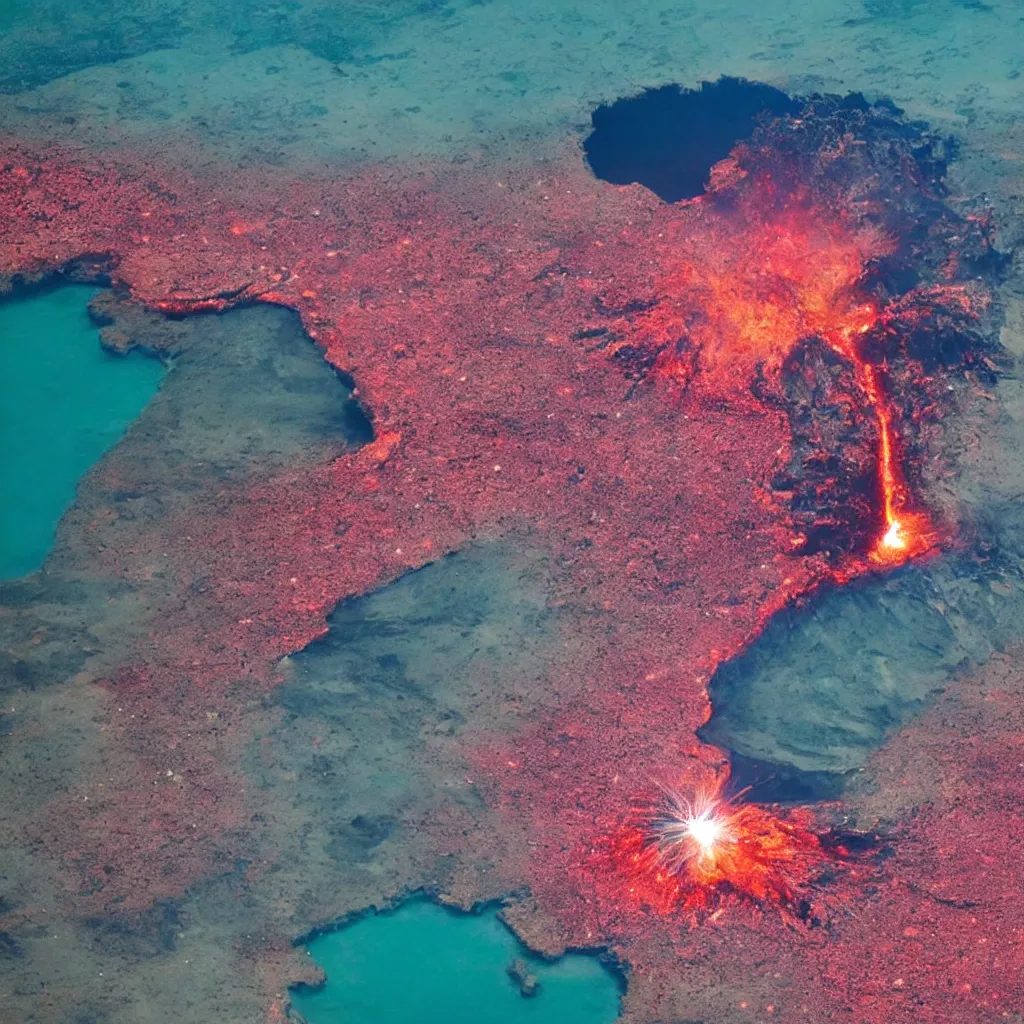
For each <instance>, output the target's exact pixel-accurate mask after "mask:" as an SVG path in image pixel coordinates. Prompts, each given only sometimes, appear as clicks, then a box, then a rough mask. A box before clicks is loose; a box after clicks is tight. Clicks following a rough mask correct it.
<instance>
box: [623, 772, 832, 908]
mask: <svg viewBox="0 0 1024 1024" xmlns="http://www.w3.org/2000/svg"><path fill="white" fill-rule="evenodd" d="M609 854H610V857H611V861H612V864H611V866H612V867H613V868H614V869H615V876H616V877H618V878H619V879H620V880H621V881H622V883H623V884H624V885H625V888H626V894H625V895H626V897H627V898H628V899H629V900H630V901H631V902H633V903H634V904H638V905H641V906H644V907H648V908H652V909H654V910H656V911H658V912H659V913H664V914H672V913H675V912H677V911H679V910H683V911H684V912H685V911H691V912H706V911H714V910H715V909H717V908H719V907H720V906H721V905H722V901H723V900H724V899H726V898H732V899H735V900H739V901H743V902H748V903H754V904H756V905H759V906H767V905H773V906H775V907H777V908H779V909H781V910H782V911H783V912H784V913H794V912H795V910H796V908H797V906H798V904H799V903H800V894H801V890H802V889H803V888H804V887H805V886H806V884H807V883H808V881H809V880H810V879H811V877H812V876H813V875H814V874H815V872H816V871H817V870H818V869H819V868H820V867H821V865H822V864H823V862H824V861H825V860H826V859H827V858H828V854H827V853H826V851H825V850H824V849H823V847H822V845H821V842H820V840H819V838H818V835H817V833H816V832H815V831H814V830H813V828H812V823H811V819H810V816H809V815H808V814H807V812H806V811H802V810H799V809H797V810H794V811H792V812H790V813H789V814H788V815H785V816H783V815H781V814H779V813H778V812H777V811H773V810H771V809H768V808H765V807H760V806H758V805H756V804H740V803H736V802H735V801H730V800H728V799H726V798H725V797H723V796H722V795H721V789H720V788H714V789H712V790H709V791H706V792H704V793H699V794H698V795H697V796H696V797H695V798H694V799H693V800H688V799H686V798H685V797H683V796H682V795H680V794H679V793H677V792H674V791H672V790H666V791H665V796H664V799H663V802H662V805H661V807H660V810H659V811H658V812H656V814H654V815H653V816H651V817H649V818H648V819H647V821H646V822H645V823H643V824H641V825H640V826H639V827H629V828H625V829H623V830H622V831H620V832H619V833H618V835H616V836H615V837H613V838H612V840H611V844H610V850H609Z"/></svg>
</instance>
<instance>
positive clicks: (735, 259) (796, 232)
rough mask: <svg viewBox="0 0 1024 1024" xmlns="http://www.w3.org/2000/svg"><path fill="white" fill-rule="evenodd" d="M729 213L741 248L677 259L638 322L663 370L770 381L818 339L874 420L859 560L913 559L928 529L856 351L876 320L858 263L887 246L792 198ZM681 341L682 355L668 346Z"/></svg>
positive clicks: (725, 384) (880, 397)
mask: <svg viewBox="0 0 1024 1024" xmlns="http://www.w3.org/2000/svg"><path fill="white" fill-rule="evenodd" d="M739 216H740V218H741V221H742V222H741V223H740V224H738V225H737V230H738V231H742V233H743V235H744V237H745V238H746V239H747V241H748V244H747V245H746V246H744V248H743V249H742V251H740V252H737V249H736V246H735V245H727V244H724V242H722V244H718V245H713V246H712V247H711V248H712V251H711V254H710V256H709V255H708V254H707V253H704V252H702V258H701V259H700V261H699V262H696V261H690V260H687V259H685V258H683V259H681V260H680V262H679V265H678V268H677V270H676V272H675V273H674V274H673V275H672V276H671V277H670V278H669V279H668V280H666V281H665V282H664V290H665V292H666V295H665V298H666V299H667V301H665V302H663V303H661V304H659V306H658V307H655V308H654V309H653V310H651V312H650V313H649V314H647V316H646V317H645V318H644V321H643V323H642V327H643V329H644V330H646V331H647V332H648V333H649V335H650V336H651V337H652V338H653V339H654V340H655V342H656V343H660V344H665V345H667V348H666V352H669V353H671V354H670V355H668V356H667V357H666V358H663V359H662V361H661V363H660V369H661V371H662V372H663V373H665V374H667V375H668V376H670V377H674V378H676V379H679V380H681V381H688V380H689V379H690V377H691V376H692V375H693V373H694V370H695V367H696V365H699V369H700V372H701V374H702V375H703V376H704V377H705V378H706V379H707V380H708V381H709V383H710V386H711V387H712V388H714V389H715V390H718V391H720V392H722V391H729V390H734V391H735V390H737V389H739V388H740V387H742V386H743V385H744V384H749V382H750V381H751V380H752V379H753V378H754V376H755V375H756V374H757V373H763V374H764V375H766V376H769V377H770V376H773V375H774V376H775V377H777V376H778V374H779V372H780V370H781V367H782V363H783V361H784V359H785V358H786V356H787V355H789V353H791V352H792V351H793V350H794V349H795V347H796V346H797V345H798V344H799V343H800V342H801V341H803V340H805V339H808V338H811V337H817V338H821V339H822V340H823V341H824V342H825V343H826V344H828V345H829V347H830V348H832V350H833V351H834V352H835V353H836V354H837V355H839V356H840V357H841V358H842V359H844V360H845V361H846V362H848V363H849V364H850V365H851V366H852V367H853V369H854V372H855V376H856V380H857V383H858V387H859V390H860V391H861V396H860V401H859V402H858V401H857V398H856V396H851V401H854V402H855V403H856V404H861V405H863V406H865V407H868V408H870V410H871V411H872V413H873V415H874V417H875V420H876V422H877V429H878V439H879V440H878V460H877V461H878V470H877V472H878V486H879V492H880V495H881V504H882V507H881V509H880V510H879V512H880V516H879V519H880V528H879V532H878V536H877V539H876V541H875V543H874V544H873V546H872V549H871V551H870V552H869V554H868V558H869V560H870V561H871V562H873V563H874V564H877V565H883V566H891V565H896V564H899V563H901V562H904V561H906V560H907V559H908V558H911V557H913V556H915V555H918V554H921V553H922V552H924V551H926V550H928V549H929V548H930V547H931V546H932V545H933V543H934V540H935V531H934V529H933V528H932V527H931V525H930V524H929V521H928V518H927V516H926V515H924V514H923V513H922V512H918V511H914V510H913V509H912V507H911V492H910V488H909V486H908V484H907V481H906V476H905V474H904V472H903V467H902V465H901V464H900V460H899V457H898V451H897V448H898V445H897V439H896V436H895V430H894V426H893V413H892V408H891V406H890V403H889V401H888V399H887V397H886V394H885V389H884V386H883V383H882V380H881V379H880V378H881V375H880V372H879V369H878V367H877V366H875V365H874V364H872V363H871V362H869V361H868V360H867V359H865V358H864V356H863V354H862V353H861V347H860V342H861V339H862V338H863V337H864V336H865V335H866V334H867V333H868V332H869V331H871V330H872V328H873V327H875V326H876V324H877V323H878V320H879V315H880V314H879V311H878V310H877V309H876V308H875V307H874V306H873V305H871V304H869V303H865V301H864V299H863V297H862V295H859V294H858V285H859V283H860V282H861V281H862V279H863V276H864V272H865V268H866V267H867V265H868V263H869V262H870V261H872V260H874V259H878V258H881V257H883V256H885V255H887V254H888V253H889V252H891V250H892V243H891V241H890V240H889V239H888V238H886V237H885V236H884V235H883V234H882V233H880V232H878V231H877V230H874V229H870V228H867V229H865V228H852V227H850V226H848V225H847V224H846V223H845V222H844V221H843V220H842V219H840V218H837V217H835V216H830V215H827V214H826V215H822V213H821V211H820V210H819V209H812V208H811V207H810V205H809V204H807V205H804V204H801V203H799V202H795V203H793V204H790V206H788V207H787V208H786V209H785V210H783V211H782V212H780V213H776V214H774V215H771V216H768V217H765V216H764V214H763V212H762V211H761V210H747V211H746V212H745V214H744V213H743V212H742V211H741V212H740V214H739ZM680 336H682V337H683V338H684V339H685V345H684V346H683V348H682V350H680V349H679V346H678V345H673V342H674V341H676V340H677V339H679V338H680ZM694 353H696V356H694Z"/></svg>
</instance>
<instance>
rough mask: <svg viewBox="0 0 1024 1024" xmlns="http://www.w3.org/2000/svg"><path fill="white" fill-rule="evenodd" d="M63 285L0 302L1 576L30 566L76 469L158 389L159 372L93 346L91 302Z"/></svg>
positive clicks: (44, 549) (89, 292) (45, 547)
mask: <svg viewBox="0 0 1024 1024" xmlns="http://www.w3.org/2000/svg"><path fill="white" fill-rule="evenodd" d="M97 291H98V289H95V288H90V287H88V286H85V285H72V286H65V287H62V288H59V289H56V290H53V291H46V292H43V293H40V294H36V295H30V296H27V297H25V298H20V299H15V300H13V301H10V302H7V303H5V304H3V305H2V306H0V380H2V381H3V385H4V399H3V402H2V403H0V450H2V451H3V452H4V472H3V474H2V475H0V579H13V578H16V577H19V576H24V575H26V574H27V573H30V572H34V571H35V570H37V569H39V568H40V566H41V565H42V564H43V561H44V560H45V558H46V556H47V554H48V553H49V550H50V547H51V545H52V544H53V534H54V530H55V529H56V526H57V522H58V520H59V519H60V517H61V514H62V513H63V512H64V510H65V508H67V506H68V505H69V504H70V502H71V500H72V499H73V498H74V494H75V486H76V484H77V483H78V480H79V479H80V478H81V476H82V474H83V473H85V472H87V471H88V469H89V468H90V467H91V466H92V465H93V464H94V463H95V462H96V461H97V460H98V459H99V458H100V457H101V456H102V455H103V453H104V452H106V451H107V450H108V449H110V448H111V447H112V446H113V445H114V444H116V443H117V441H118V440H119V439H120V438H121V436H122V435H123V434H124V432H125V430H126V429H127V428H128V426H129V425H130V424H131V422H132V420H133V419H135V417H136V416H138V414H139V413H140V412H141V411H142V410H143V409H144V408H145V406H146V403H147V402H149V400H150V399H151V398H152V397H153V395H155V394H156V392H157V389H158V388H159V387H160V382H161V380H162V379H163V375H164V368H163V366H162V365H161V363H160V362H159V360H156V359H152V358H149V357H147V356H144V355H142V354H141V353H138V352H132V353H129V354H128V355H126V356H120V355H113V354H111V353H110V352H107V351H105V350H104V349H103V348H102V347H101V346H100V335H99V329H98V328H97V327H96V325H95V324H93V322H92V321H91V320H90V318H89V314H88V311H87V305H88V303H89V300H90V299H91V298H92V297H93V296H94V295H95V294H96V293H97Z"/></svg>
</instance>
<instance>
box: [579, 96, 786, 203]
mask: <svg viewBox="0 0 1024 1024" xmlns="http://www.w3.org/2000/svg"><path fill="white" fill-rule="evenodd" d="M802 107H803V103H802V102H801V101H799V100H795V99H793V98H792V97H790V96H787V95H786V94H785V93H784V92H781V91H780V90H779V89H774V88H772V86H770V85H764V84H763V83H761V82H748V81H747V80H746V79H743V78H724V77H723V78H720V79H719V80H718V81H717V82H702V83H701V86H700V88H699V89H683V88H681V87H680V86H678V85H664V86H662V87H661V88H659V89H646V90H644V91H643V92H642V93H640V95H638V96H629V97H626V98H624V99H619V100H616V101H615V102H614V103H612V104H610V105H608V104H602V105H601V106H600V107H598V108H597V110H595V111H594V113H593V114H592V115H591V122H592V124H593V127H594V130H593V131H592V132H591V133H590V135H589V136H588V137H587V139H586V141H585V142H584V143H583V149H584V152H585V153H586V157H587V162H588V163H589V164H590V168H591V170H592V171H593V172H594V174H595V175H596V176H597V177H598V178H600V179H601V180H602V181H608V182H611V183H612V184H613V185H630V184H633V183H634V182H637V183H639V184H641V185H646V186H647V188H649V189H650V190H651V191H652V192H654V193H655V194H656V195H658V196H659V197H660V198H662V199H664V200H665V201H666V202H668V203H674V202H677V201H678V200H680V199H692V198H693V197H694V196H699V195H700V194H701V192H702V191H703V190H704V185H705V183H706V182H707V180H708V176H709V175H710V173H711V168H712V167H713V166H714V165H715V164H716V163H718V161H719V160H723V159H724V158H725V157H727V156H728V155H729V153H730V152H731V150H732V148H733V146H735V145H736V143H737V142H741V141H742V140H744V139H747V138H749V137H750V136H751V135H752V134H753V131H754V128H755V127H756V126H757V122H758V119H759V118H761V117H762V116H763V115H769V116H773V117H778V116H781V115H783V114H796V113H798V112H799V111H800V110H801V109H802Z"/></svg>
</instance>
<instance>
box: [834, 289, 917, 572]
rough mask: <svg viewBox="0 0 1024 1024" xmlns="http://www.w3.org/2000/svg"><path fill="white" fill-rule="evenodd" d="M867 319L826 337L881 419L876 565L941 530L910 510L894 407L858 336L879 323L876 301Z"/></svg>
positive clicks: (872, 555)
mask: <svg viewBox="0 0 1024 1024" xmlns="http://www.w3.org/2000/svg"><path fill="white" fill-rule="evenodd" d="M862 312H864V313H865V314H866V319H865V321H864V322H862V323H861V324H859V325H858V326H857V327H856V328H852V329H851V328H850V327H845V328H843V329H842V330H841V331H840V332H838V335H833V336H832V337H827V338H826V340H827V341H828V343H829V345H830V346H831V347H832V349H833V350H834V351H836V352H837V353H838V354H839V355H840V356H842V357H843V358H845V359H848V360H849V361H850V362H851V363H852V364H853V366H854V369H855V371H856V374H857V380H858V382H859V383H860V386H861V389H862V390H863V392H864V394H865V396H866V397H867V400H868V403H869V404H870V406H871V408H872V410H873V411H874V414H875V419H876V421H877V423H878V487H879V490H880V492H881V496H882V517H883V520H882V521H883V530H882V532H881V533H880V535H879V537H878V538H877V539H876V541H875V543H874V545H873V546H872V548H871V550H870V551H869V552H868V560H869V561H870V562H872V563H874V564H875V565H880V566H895V565H901V564H902V563H903V562H905V561H907V560H908V559H910V558H914V557H915V556H916V555H920V554H923V553H924V552H925V551H927V550H929V549H930V548H931V547H932V546H933V545H934V543H935V538H936V532H935V529H934V527H933V526H932V524H931V522H930V520H929V519H928V516H927V515H925V514H924V513H923V512H914V511H911V510H910V509H909V508H908V506H909V504H910V487H909V485H908V484H907V480H906V477H905V476H904V473H903V467H902V466H901V465H900V462H899V459H898V458H897V457H896V442H895V438H894V432H893V426H892V410H891V408H890V406H889V401H888V399H887V398H886V395H885V390H884V389H883V387H882V384H881V382H880V381H879V379H878V369H877V367H875V366H874V365H873V364H872V363H869V362H868V361H867V360H866V359H864V358H863V357H862V356H861V354H860V351H859V349H858V346H857V343H856V340H855V338H856V337H862V336H863V335H864V334H866V333H867V332H868V331H869V330H870V329H871V327H872V326H873V325H874V323H875V320H876V319H877V314H876V312H875V310H874V308H873V307H871V306H866V307H863V309H862Z"/></svg>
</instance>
